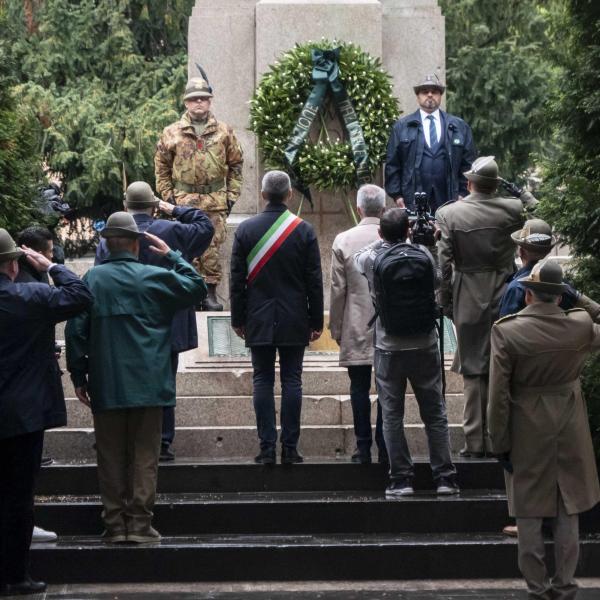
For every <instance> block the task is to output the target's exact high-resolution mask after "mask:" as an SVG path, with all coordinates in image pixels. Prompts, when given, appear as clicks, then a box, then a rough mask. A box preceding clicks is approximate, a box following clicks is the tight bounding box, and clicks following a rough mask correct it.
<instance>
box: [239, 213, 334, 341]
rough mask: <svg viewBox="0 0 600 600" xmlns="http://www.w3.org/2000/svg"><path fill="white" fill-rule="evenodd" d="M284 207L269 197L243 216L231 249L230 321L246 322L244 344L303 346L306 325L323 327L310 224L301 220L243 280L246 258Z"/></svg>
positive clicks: (316, 249)
mask: <svg viewBox="0 0 600 600" xmlns="http://www.w3.org/2000/svg"><path fill="white" fill-rule="evenodd" d="M285 210H287V207H286V206H285V205H284V204H272V203H269V204H267V206H266V207H265V210H264V211H263V212H262V213H260V214H258V215H256V216H255V217H252V218H250V219H247V220H246V221H243V222H242V223H241V224H240V225H239V227H238V228H237V230H236V232H235V237H234V240H233V249H232V253H231V276H230V277H231V278H230V293H231V324H232V326H233V327H245V328H246V346H306V345H307V344H308V341H309V336H310V331H311V330H313V329H314V330H322V329H323V275H322V272H321V256H320V254H319V244H318V242H317V237H316V235H315V232H314V230H313V228H312V226H311V225H310V224H309V223H307V222H306V221H302V222H301V223H300V225H298V227H296V229H294V231H293V232H292V233H291V234H290V236H289V237H288V238H287V239H286V240H285V241H284V242H283V244H282V245H281V246H280V247H279V249H278V250H277V252H276V253H275V254H274V255H273V257H272V258H271V259H270V260H269V261H268V262H267V263H266V265H265V266H264V267H263V268H262V270H261V271H260V272H259V274H258V275H257V277H256V278H255V279H254V280H253V281H252V282H251V283H250V284H247V281H246V277H247V275H248V267H247V264H246V259H247V257H248V255H249V254H250V252H251V251H252V249H253V248H254V246H255V245H256V244H257V242H258V241H259V240H260V239H261V238H262V236H263V235H264V234H265V233H266V232H267V231H268V229H269V228H270V227H271V225H273V223H274V222H275V221H276V220H277V219H278V218H279V217H280V216H281V214H282V213H283V212H284V211H285Z"/></svg>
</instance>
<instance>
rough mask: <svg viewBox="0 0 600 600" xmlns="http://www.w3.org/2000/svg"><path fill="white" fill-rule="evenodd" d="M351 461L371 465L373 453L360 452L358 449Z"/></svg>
mask: <svg viewBox="0 0 600 600" xmlns="http://www.w3.org/2000/svg"><path fill="white" fill-rule="evenodd" d="M350 462H353V463H358V464H360V465H370V464H371V453H367V452H360V451H359V450H357V451H356V452H355V453H354V454H353V455H352V456H351V457H350Z"/></svg>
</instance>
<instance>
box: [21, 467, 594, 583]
mask: <svg viewBox="0 0 600 600" xmlns="http://www.w3.org/2000/svg"><path fill="white" fill-rule="evenodd" d="M457 468H458V479H459V481H460V482H461V488H462V491H461V493H460V495H457V496H451V497H438V496H436V495H434V493H433V491H432V481H431V471H430V469H429V466H428V465H427V464H426V463H425V462H424V461H423V460H416V461H415V489H416V490H417V493H416V495H415V496H413V497H412V498H403V499H393V500H387V499H385V497H384V494H383V490H384V487H385V485H386V479H387V477H386V474H385V471H384V469H383V468H382V466H381V465H355V464H349V463H340V462H331V461H329V462H323V461H322V462H318V463H305V464H300V465H293V466H283V465H275V466H272V467H264V466H261V465H255V464H250V463H244V464H240V463H232V462H229V463H208V462H197V461H193V460H189V461H181V462H176V463H174V464H169V465H161V467H160V469H159V482H158V491H159V496H158V498H157V504H156V507H155V525H156V527H157V528H158V529H159V531H161V533H162V534H163V535H164V537H163V540H162V542H161V543H160V544H150V545H145V546H137V545H134V544H119V545H110V546H109V545H106V544H103V543H102V542H101V541H100V540H99V537H98V534H99V532H100V531H101V528H102V526H101V521H100V511H101V506H100V503H99V500H98V497H97V496H96V495H95V494H97V481H96V468H95V465H94V464H93V463H88V464H78V465H75V464H55V465H52V466H50V467H45V468H43V469H42V471H41V474H40V481H39V485H38V494H39V496H38V498H37V506H36V522H37V523H38V524H39V525H41V526H44V527H49V528H52V529H55V530H56V531H57V532H58V534H59V539H58V541H57V542H51V543H43V544H34V545H33V546H32V552H31V558H32V572H33V573H35V575H36V577H39V578H42V579H44V580H46V581H49V582H51V583H52V582H60V583H63V584H67V583H91V582H94V583H102V582H112V583H124V582H136V583H142V582H172V581H179V582H187V581H256V580H265V581H273V580H280V581H286V580H303V581H306V580H341V579H345V580H357V579H371V580H376V579H386V580H398V579H438V578H449V577H452V578H454V579H459V578H466V579H468V578H474V577H476V578H499V577H517V576H518V568H517V548H516V541H515V540H513V539H508V538H506V537H503V536H502V535H501V534H500V533H499V530H500V528H501V527H502V526H503V525H504V524H505V523H506V522H507V513H506V501H505V497H504V494H503V492H502V491H499V490H498V488H499V487H500V486H501V485H502V482H503V476H502V470H501V469H500V467H499V465H498V464H497V463H496V461H493V460H479V461H458V462H457ZM599 516H600V510H599V509H598V508H596V510H595V511H590V512H589V513H586V514H584V515H582V519H581V530H582V544H581V559H580V563H579V569H578V575H579V576H586V577H594V576H598V575H599V574H600V570H599V566H600V539H599V532H600V519H599ZM551 549H552V548H551V545H550V544H548V546H547V551H548V552H549V553H550V552H551Z"/></svg>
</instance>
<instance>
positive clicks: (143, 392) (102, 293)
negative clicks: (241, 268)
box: [65, 251, 206, 413]
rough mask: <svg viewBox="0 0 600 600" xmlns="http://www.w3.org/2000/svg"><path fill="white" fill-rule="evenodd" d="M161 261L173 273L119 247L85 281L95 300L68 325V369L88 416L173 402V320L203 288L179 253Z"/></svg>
mask: <svg viewBox="0 0 600 600" xmlns="http://www.w3.org/2000/svg"><path fill="white" fill-rule="evenodd" d="M165 258H166V259H167V260H169V261H171V262H173V270H168V269H163V268H161V267H155V266H151V265H143V264H141V263H139V262H138V260H137V258H135V256H134V255H132V254H130V253H128V252H118V253H114V254H111V255H110V256H109V258H108V259H106V260H105V261H104V262H103V263H102V264H101V265H98V266H97V267H94V268H92V269H90V270H89V271H88V272H87V273H86V274H85V276H84V278H83V280H84V281H85V282H86V284H87V285H88V286H89V288H90V290H91V291H92V294H93V295H94V304H93V306H92V307H91V308H90V309H88V310H87V311H86V312H84V313H82V314H80V315H79V316H78V317H76V318H74V319H71V320H70V321H69V322H68V323H67V328H66V331H65V334H66V345H67V368H68V370H69V372H70V373H71V379H72V380H73V384H74V385H75V387H81V386H85V385H87V387H88V392H89V395H90V398H91V400H92V411H93V412H94V413H97V412H100V411H103V410H111V409H118V408H135V407H141V406H173V405H174V404H175V377H174V373H173V372H172V368H171V321H172V319H173V315H174V314H175V312H176V311H178V310H180V309H182V308H186V307H188V306H190V305H193V304H197V303H198V302H200V300H202V299H203V298H204V297H205V296H206V286H205V284H204V280H203V279H202V277H201V276H200V275H198V274H197V273H196V271H195V269H194V268H193V267H192V266H191V265H190V264H188V263H187V262H186V261H185V260H183V258H181V256H180V254H179V252H173V251H171V252H169V253H168V254H167V255H166V256H165Z"/></svg>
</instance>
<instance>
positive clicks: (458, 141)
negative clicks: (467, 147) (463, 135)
mask: <svg viewBox="0 0 600 600" xmlns="http://www.w3.org/2000/svg"><path fill="white" fill-rule="evenodd" d="M452 143H453V144H454V145H458V144H460V143H462V142H461V141H460V139H459V138H454V139H453V140H452Z"/></svg>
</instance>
